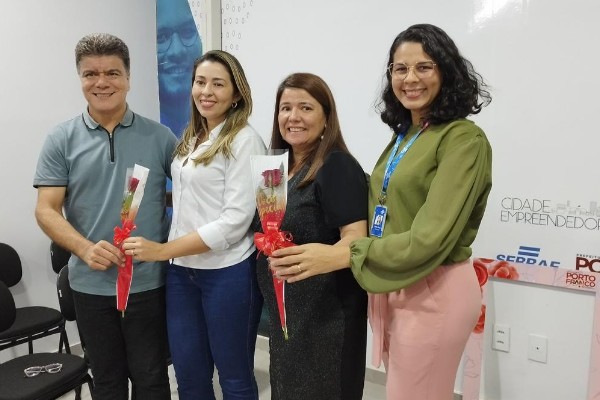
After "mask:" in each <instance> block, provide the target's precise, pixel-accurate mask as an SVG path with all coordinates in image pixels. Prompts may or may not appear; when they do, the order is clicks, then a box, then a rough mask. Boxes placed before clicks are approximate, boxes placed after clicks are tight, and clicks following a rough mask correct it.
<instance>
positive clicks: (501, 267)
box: [489, 261, 519, 280]
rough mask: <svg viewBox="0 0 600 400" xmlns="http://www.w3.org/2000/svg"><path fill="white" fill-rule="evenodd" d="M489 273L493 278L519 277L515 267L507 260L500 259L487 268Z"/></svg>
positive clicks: (513, 278)
mask: <svg viewBox="0 0 600 400" xmlns="http://www.w3.org/2000/svg"><path fill="white" fill-rule="evenodd" d="M489 274H490V275H491V276H493V277H495V278H502V279H512V280H516V279H519V273H518V272H517V269H516V268H515V267H514V266H512V265H510V263H508V262H507V261H500V262H499V263H498V264H496V265H494V266H493V267H492V268H490V270H489Z"/></svg>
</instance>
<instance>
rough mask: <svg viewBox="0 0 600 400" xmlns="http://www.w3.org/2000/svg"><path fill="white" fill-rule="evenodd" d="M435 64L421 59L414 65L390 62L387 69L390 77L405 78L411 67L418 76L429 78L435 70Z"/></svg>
mask: <svg viewBox="0 0 600 400" xmlns="http://www.w3.org/2000/svg"><path fill="white" fill-rule="evenodd" d="M436 65H437V64H436V63H434V62H433V61H421V62H418V63H416V64H415V65H406V64H404V63H397V64H394V63H391V64H390V65H389V66H388V71H389V73H390V75H391V76H392V78H396V79H402V80H404V79H406V77H407V76H408V74H409V72H410V70H411V69H412V70H413V72H414V74H415V75H416V76H417V77H418V78H420V79H423V78H431V77H432V76H433V72H434V71H435V66H436Z"/></svg>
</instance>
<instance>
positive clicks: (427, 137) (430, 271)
mask: <svg viewBox="0 0 600 400" xmlns="http://www.w3.org/2000/svg"><path fill="white" fill-rule="evenodd" d="M386 78H387V85H386V87H385V88H384V90H383V93H382V101H381V119H382V120H383V122H384V123H385V124H387V125H388V126H389V127H390V128H391V129H392V131H393V132H394V134H393V136H392V139H391V141H390V143H389V144H388V146H387V147H386V148H385V149H384V151H383V153H382V154H381V156H380V158H379V160H378V161H377V164H376V165H375V168H374V170H373V173H372V176H371V182H370V189H369V219H370V221H371V227H370V237H368V238H364V239H358V240H356V241H354V242H352V244H351V245H350V246H349V247H348V246H325V245H321V244H308V245H303V246H297V247H290V248H288V249H282V250H278V251H277V252H275V254H274V258H272V260H271V267H272V268H273V269H274V270H276V271H277V272H278V273H279V274H280V275H281V276H283V277H285V278H287V280H288V282H294V281H297V280H300V279H304V278H306V277H309V276H312V275H315V274H319V273H323V272H325V271H328V270H331V269H332V268H340V269H341V268H348V267H350V268H352V272H353V273H354V276H355V278H356V279H357V281H358V282H359V283H360V285H361V286H362V287H363V288H365V289H366V290H367V291H368V292H370V293H371V294H370V295H369V318H370V322H371V326H372V328H373V337H374V343H373V361H374V363H375V365H377V366H378V365H379V363H380V361H382V360H383V362H384V364H385V367H386V371H387V374H388V379H387V385H386V391H387V398H388V399H394V400H405V399H406V400H415V399H419V400H450V399H452V398H453V388H454V381H455V377H456V370H457V369H458V365H459V362H460V358H461V355H462V352H463V350H464V347H465V345H466V342H467V340H468V337H469V334H470V332H471V331H472V329H473V327H474V326H475V323H476V321H477V319H478V316H479V312H480V305H481V292H480V288H479V284H478V281H477V277H476V275H475V271H474V269H473V266H472V263H471V260H470V257H471V253H472V250H471V244H472V243H473V241H474V240H475V236H476V234H477V231H478V229H479V224H480V222H481V219H482V217H483V213H484V210H485V206H486V202H487V197H488V194H489V192H490V188H491V179H492V174H491V165H492V150H491V148H490V145H489V142H488V140H487V138H486V137H485V134H484V132H483V131H482V130H481V129H480V128H479V127H478V126H476V125H475V124H474V123H473V122H471V121H469V120H467V119H465V118H466V117H467V116H469V115H471V114H477V113H478V112H479V111H480V110H481V108H482V107H483V106H484V105H487V104H489V102H490V101H491V97H490V95H489V93H488V92H487V91H486V90H485V88H486V86H485V84H484V83H483V80H482V78H481V76H480V75H479V74H477V73H476V72H475V71H474V69H473V66H472V65H471V63H470V62H469V61H468V60H466V59H465V58H463V57H462V56H461V54H460V52H459V51H458V49H457V47H456V45H455V44H454V42H453V41H452V39H451V38H450V37H448V35H447V34H446V33H445V32H444V31H443V30H441V29H440V28H438V27H435V26H433V25H427V24H421V25H414V26H411V27H409V28H408V29H407V30H405V31H403V32H401V33H400V34H399V35H398V36H397V37H396V38H395V40H394V42H393V44H392V46H391V48H390V51H389V60H388V70H387V74H386ZM296 265H299V266H300V269H301V270H302V271H304V272H303V273H302V274H300V275H292V274H293V270H294V269H296V267H295V266H296Z"/></svg>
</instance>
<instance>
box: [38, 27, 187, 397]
mask: <svg viewBox="0 0 600 400" xmlns="http://www.w3.org/2000/svg"><path fill="white" fill-rule="evenodd" d="M75 59H76V67H77V72H78V74H79V78H80V80H81V87H82V91H83V95H84V97H85V99H86V101H87V103H88V107H87V110H86V111H84V112H83V113H82V114H81V115H78V116H76V117H75V118H73V119H71V120H69V121H66V122H64V123H62V124H60V125H58V126H57V127H55V128H54V129H53V130H52V131H51V132H50V134H49V135H48V137H47V138H46V142H45V144H44V147H43V149H42V151H41V154H40V157H39V160H38V165H37V169H36V173H35V178H34V182H33V184H34V187H36V188H37V189H38V200H37V206H36V210H35V216H36V218H37V221H38V224H39V225H40V227H41V228H42V230H43V231H44V232H45V233H46V234H47V235H48V236H49V237H50V238H51V239H52V240H53V241H54V242H56V243H57V244H58V245H60V246H61V247H63V248H65V249H67V250H69V251H70V252H71V253H72V254H73V256H72V257H71V259H70V260H69V278H70V283H71V287H72V289H73V293H74V301H75V310H76V313H77V323H78V326H79V329H80V332H81V335H82V342H83V343H85V349H86V353H87V355H88V357H89V359H90V364H91V369H92V374H93V376H94V384H95V388H94V396H93V398H94V399H95V400H104V399H106V400H116V399H127V398H128V379H131V381H132V383H133V384H134V387H135V388H136V395H137V398H138V399H140V400H142V399H143V400H146V399H170V389H169V379H168V374H167V363H166V354H167V349H166V345H167V341H166V325H165V299H164V278H165V268H166V265H165V263H161V262H141V263H138V262H136V263H135V264H134V273H133V282H132V285H131V294H130V296H129V301H128V304H127V310H126V311H125V314H124V316H122V315H121V313H120V312H119V311H117V309H116V297H115V285H116V277H117V272H118V268H119V266H120V265H123V263H124V256H123V254H122V253H121V251H120V250H119V249H118V248H116V247H115V246H113V245H112V237H113V229H114V227H115V226H117V225H120V209H121V203H122V200H123V192H124V189H125V179H126V173H127V168H130V167H133V165H134V164H140V165H142V166H144V167H147V168H149V169H150V173H149V176H148V181H147V183H146V189H145V194H144V198H143V200H142V204H141V206H140V209H139V212H138V214H137V217H136V220H135V223H136V225H137V230H136V232H135V234H136V235H140V236H144V237H147V238H149V239H150V238H151V239H152V240H156V241H165V240H166V238H167V234H168V222H169V221H168V217H167V214H166V211H165V182H166V179H167V177H170V165H171V158H172V154H173V151H174V148H175V145H176V138H175V136H174V135H173V133H172V132H171V131H170V130H169V129H168V128H166V127H164V126H162V125H160V124H158V123H157V122H154V121H151V120H149V119H147V118H144V117H142V116H140V115H138V114H135V113H134V112H132V111H131V110H130V109H129V107H128V105H127V102H126V97H127V92H128V91H129V64H130V61H129V51H128V48H127V46H126V45H125V43H124V42H123V41H122V40H121V39H119V38H117V37H115V36H112V35H109V34H93V35H88V36H85V37H84V38H82V39H81V40H80V41H79V42H78V43H77V46H76V48H75Z"/></svg>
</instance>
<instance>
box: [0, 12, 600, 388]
mask: <svg viewBox="0 0 600 400" xmlns="http://www.w3.org/2000/svg"><path fill="white" fill-rule="evenodd" d="M223 11H224V13H225V14H224V16H225V17H227V18H223V22H224V25H223V43H224V46H226V48H227V49H228V50H231V51H232V52H234V53H235V54H236V55H237V56H238V57H239V58H240V60H241V61H242V64H243V65H244V66H245V69H246V72H247V75H248V78H249V80H250V83H251V85H252V90H253V95H254V100H255V111H254V116H253V119H252V122H253V124H254V125H255V127H256V128H257V129H258V130H259V132H261V134H262V135H263V137H264V138H265V139H266V140H268V138H269V134H270V126H271V123H272V120H271V119H272V114H273V110H272V108H273V104H274V95H275V89H276V87H277V85H278V83H279V82H280V81H281V79H282V78H283V77H284V76H285V75H287V74H288V73H290V72H294V71H301V70H304V71H310V72H314V73H317V74H319V75H321V76H322V77H323V78H324V79H325V80H326V81H327V82H328V83H329V84H330V86H331V88H332V90H333V92H334V95H335V96H336V100H337V102H338V107H339V113H340V118H341V122H342V128H343V130H344V133H345V136H346V138H347V141H348V143H349V146H350V148H351V150H352V151H353V152H354V153H355V154H356V156H357V157H358V159H359V161H361V163H362V165H363V167H364V168H365V170H367V171H370V170H371V169H372V167H373V165H374V163H375V161H376V158H377V156H378V154H379V151H380V149H381V148H382V147H383V146H384V144H385V143H386V142H387V140H388V137H389V133H388V130H387V128H386V127H385V126H384V125H383V124H382V123H381V122H380V121H379V117H378V115H377V114H376V113H375V111H374V110H373V107H372V106H373V103H374V102H375V101H376V99H377V96H378V92H379V88H380V82H381V78H382V76H383V75H382V74H383V69H384V67H385V61H386V52H387V50H388V47H389V45H390V44H391V42H392V39H393V38H394V36H395V35H396V34H397V33H398V32H399V31H400V30H402V29H403V28H405V27H407V26H408V25H410V24H412V23H417V22H423V21H426V22H431V23H434V24H437V25H439V26H441V27H443V28H444V29H445V30H446V31H447V32H448V33H449V34H450V35H451V36H452V37H453V38H455V40H456V42H457V44H458V46H459V48H460V49H461V50H462V51H463V52H464V54H465V55H466V56H467V57H468V58H469V59H471V61H473V63H474V64H475V66H476V67H477V69H478V70H479V72H481V73H482V74H483V75H484V77H486V79H487V80H488V82H489V83H490V84H491V85H492V89H493V91H492V93H493V95H494V101H493V102H492V105H491V106H490V107H489V108H488V109H484V111H483V112H482V114H481V115H480V116H477V117H476V118H475V119H476V120H477V122H478V123H479V124H480V125H481V126H482V127H483V128H484V129H485V130H486V132H487V133H488V135H489V138H490V141H491V142H492V146H493V148H494V180H495V183H494V189H493V191H492V194H491V196H490V203H489V207H488V213H487V215H486V218H485V219H484V222H483V225H482V230H481V232H482V234H481V235H480V237H479V238H478V241H477V242H476V247H475V255H476V256H483V257H490V258H495V257H496V255H498V254H502V253H503V254H507V253H509V252H510V251H511V249H512V250H514V251H513V254H514V252H516V246H518V245H519V244H523V245H527V244H530V245H536V244H538V245H540V246H543V247H544V250H545V251H546V252H547V254H548V256H547V257H548V258H551V259H555V260H560V261H561V267H566V268H572V264H573V263H572V261H573V260H574V255H575V253H576V252H585V253H588V254H589V253H592V254H598V253H600V251H595V249H598V245H597V243H598V240H597V239H598V232H597V231H586V230H578V229H570V230H569V229H552V228H547V227H539V226H532V225H518V224H500V223H499V221H498V214H499V211H500V206H499V204H500V201H501V199H502V198H503V197H505V196H507V195H512V196H515V197H519V196H520V197H523V198H526V197H528V198H549V199H556V201H557V202H558V201H562V202H563V203H564V202H566V201H571V204H578V203H582V204H584V205H585V204H586V201H589V200H594V199H598V192H597V182H598V178H599V171H598V169H597V168H594V166H593V165H592V164H591V163H592V162H593V160H594V159H595V152H596V149H597V147H598V144H599V142H600V139H598V135H596V134H595V133H594V131H593V129H591V128H590V126H591V125H592V124H593V122H591V121H593V116H594V115H595V111H596V108H597V103H598V102H597V100H596V93H598V92H599V90H600V80H598V79H595V77H596V75H597V74H595V72H596V66H597V64H598V62H597V61H598V60H597V59H598V56H597V55H596V54H595V53H594V51H593V49H594V48H595V47H596V46H595V44H596V43H595V42H596V41H597V39H598V37H600V32H599V31H600V27H599V26H598V25H597V23H596V21H595V19H596V18H597V16H598V15H600V3H598V2H596V1H594V0H575V1H573V2H563V1H559V0H548V1H542V0H539V1H532V0H504V1H501V0H483V1H476V2H473V1H469V0H460V1H458V0H457V1H453V2H440V1H435V0H422V1H420V2H414V1H412V2H409V1H398V0H377V1H373V2H363V1H358V0H330V1H327V2H323V1H319V0H305V1H303V2H292V1H280V0H260V1H258V0H255V1H248V0H246V1H243V0H223ZM154 13H155V8H154V2H153V1H149V0H128V1H119V0H108V1H102V2H100V1H97V0H71V1H69V0H54V1H37V0H18V1H17V0H14V1H3V2H1V3H0V44H1V45H2V49H3V62H2V63H1V64H0V81H1V83H2V85H1V86H0V87H2V92H1V94H0V110H1V111H0V131H1V132H2V134H1V135H0V149H2V150H1V158H0V160H1V161H0V179H1V181H2V182H4V185H5V187H4V190H3V192H2V193H3V196H1V197H0V221H1V222H0V241H2V242H6V243H9V244H11V245H13V246H14V247H15V248H16V249H17V251H18V252H19V253H20V255H21V257H22V259H23V266H24V276H23V280H22V282H21V283H20V284H19V285H17V286H16V287H14V288H12V291H13V293H14V294H15V297H16V301H17V304H18V305H21V306H23V305H32V304H49V305H51V306H57V300H56V294H55V289H54V281H55V276H54V273H53V272H52V270H51V268H50V260H49V255H48V245H49V241H48V239H47V238H46V237H45V236H44V235H43V234H42V232H41V231H40V230H39V229H38V227H37V225H36V223H35V220H34V218H33V208H34V205H35V197H36V192H35V190H34V189H33V188H32V186H31V182H32V178H33V173H34V169H35V164H36V160H37V156H38V153H39V150H40V148H41V145H42V143H43V140H44V137H45V135H46V133H47V132H48V130H49V129H50V128H51V127H52V126H53V125H55V124H57V123H58V122H60V121H62V120H65V119H67V118H70V117H72V116H74V115H76V114H78V113H79V112H81V109H82V107H83V106H84V104H85V103H84V101H83V97H82V95H81V92H80V89H79V82H78V79H77V76H76V73H75V67H74V60H73V59H74V55H73V48H74V46H75V43H76V42H77V40H78V39H79V38H80V37H81V36H83V35H84V34H87V33H90V32H99V31H108V32H111V33H114V34H116V35H118V36H120V37H122V38H123V39H124V40H125V41H126V42H127V43H128V44H129V47H130V51H131V56H132V89H131V93H130V95H129V104H130V105H131V107H132V108H133V109H134V110H136V111H137V112H140V113H141V114H144V115H146V116H149V117H153V118H158V104H157V98H158V95H157V93H158V89H157V82H156V60H155V38H154V32H155V15H154ZM229 17H231V19H229ZM225 22H226V23H225ZM230 46H231V47H230ZM515 285H516V286H515ZM513 286H514V287H513ZM488 290H489V293H490V298H488V300H487V301H488V316H489V318H488V321H490V320H492V321H493V320H496V321H499V322H502V323H506V324H509V325H510V326H511V327H512V329H513V330H512V333H513V336H512V341H513V347H512V350H511V352H510V353H508V354H504V353H497V352H492V351H491V350H490V349H489V348H490V346H489V342H490V341H489V325H488V327H487V329H486V340H485V344H486V350H485V355H484V357H485V374H486V376H485V378H484V385H483V390H482V393H485V395H484V396H482V398H486V399H503V400H517V399H518V397H516V396H518V394H517V393H516V392H518V393H521V395H527V396H529V395H531V396H530V397H522V398H523V399H525V398H527V399H530V398H545V399H548V400H559V399H560V400H563V399H565V398H573V399H579V398H582V397H579V394H580V393H582V392H577V394H575V393H574V392H571V396H569V397H565V392H564V391H562V388H563V387H564V385H565V384H568V385H570V386H571V387H586V386H587V375H586V374H585V373H582V372H581V371H585V369H586V365H587V362H588V360H587V358H586V357H588V356H587V353H589V346H590V340H591V338H590V336H589V335H590V324H591V322H590V320H591V308H592V307H593V305H592V304H591V301H590V298H589V296H588V295H583V294H578V293H575V292H571V291H564V290H556V289H551V288H539V287H535V286H532V285H521V284H518V283H514V282H510V283H504V282H493V284H492V286H490V288H489V289H488ZM70 332H71V335H70V337H71V338H75V337H76V336H75V335H74V330H73V327H72V326H71V327H70ZM529 333H539V334H545V335H547V336H548V337H549V338H550V339H549V346H548V349H549V350H548V351H549V356H548V359H549V361H548V364H546V366H544V365H539V364H532V363H531V362H528V361H527V360H526V355H525V354H524V353H523V352H524V350H523V343H525V342H524V341H525V340H526V339H525V337H526V335H528V334H529ZM73 341H74V342H76V339H74V340H73ZM57 342H58V338H57V337H50V338H47V339H46V340H45V341H44V344H43V345H41V346H40V344H37V345H36V348H38V349H41V348H45V349H48V350H51V349H55V348H56V344H57ZM38 346H40V347H38ZM23 350H24V349H23V348H21V349H20V351H21V352H23ZM566 353H569V354H568V355H569V357H570V358H566V355H565V354H566ZM10 356H11V354H10V352H9V351H4V352H2V354H0V361H2V360H4V359H6V358H10ZM524 360H525V361H524ZM571 371H575V373H574V374H572V373H571ZM563 379H564V380H563ZM540 382H542V383H543V384H540ZM536 388H540V390H543V391H540V392H536V394H535V395H533V394H532V393H531V392H530V391H531V390H534V389H536ZM512 396H515V397H512Z"/></svg>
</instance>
